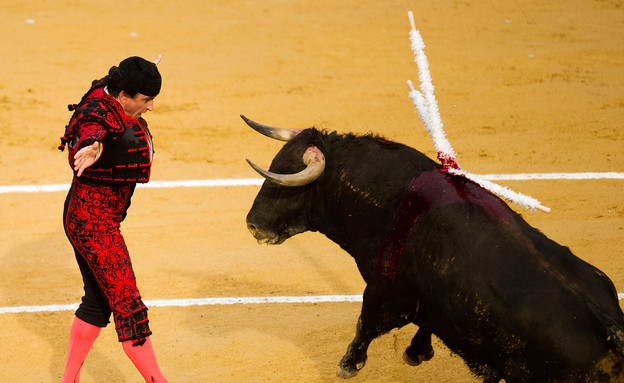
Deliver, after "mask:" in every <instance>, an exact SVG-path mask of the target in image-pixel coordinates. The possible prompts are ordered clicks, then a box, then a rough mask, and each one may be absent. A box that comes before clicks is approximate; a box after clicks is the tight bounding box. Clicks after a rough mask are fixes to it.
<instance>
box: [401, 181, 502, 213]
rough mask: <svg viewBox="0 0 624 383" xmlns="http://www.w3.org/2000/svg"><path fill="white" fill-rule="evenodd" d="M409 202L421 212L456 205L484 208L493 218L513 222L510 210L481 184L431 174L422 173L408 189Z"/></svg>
mask: <svg viewBox="0 0 624 383" xmlns="http://www.w3.org/2000/svg"><path fill="white" fill-rule="evenodd" d="M407 198H408V200H411V205H412V206H414V205H415V202H416V201H418V204H419V205H421V206H422V208H435V207H443V206H447V205H451V204H457V203H471V204H477V205H479V206H481V207H482V208H483V209H484V210H485V211H486V212H488V213H489V214H490V215H492V216H494V217H497V218H501V219H504V220H511V215H512V210H511V209H510V208H509V206H508V205H507V204H506V203H505V202H504V201H503V200H501V199H500V198H499V197H497V196H495V195H494V194H492V193H491V192H489V191H488V190H486V189H484V188H482V187H481V186H479V185H478V184H476V183H474V182H472V181H470V180H468V179H466V178H463V177H459V176H452V175H449V174H448V173H442V172H440V171H439V170H432V171H427V172H423V173H421V174H420V175H419V176H418V177H416V178H415V179H414V180H413V181H412V183H411V184H410V186H409V193H408V197H407Z"/></svg>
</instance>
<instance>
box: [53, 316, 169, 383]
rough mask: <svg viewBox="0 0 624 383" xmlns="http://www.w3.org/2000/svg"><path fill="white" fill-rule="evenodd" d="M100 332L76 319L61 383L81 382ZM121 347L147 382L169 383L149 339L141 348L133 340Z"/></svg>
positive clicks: (70, 334)
mask: <svg viewBox="0 0 624 383" xmlns="http://www.w3.org/2000/svg"><path fill="white" fill-rule="evenodd" d="M100 330H101V328H100V327H97V326H93V325H91V324H89V323H87V322H85V321H83V320H81V319H79V318H78V317H74V321H73V323H72V326H71V329H70V332H69V348H68V350H67V364H66V365H65V372H64V374H63V379H62V380H61V383H78V382H79V381H80V369H81V368H82V364H83V363H84V360H85V358H86V357H87V354H88V353H89V351H90V350H91V347H92V346H93V343H94V342H95V340H96V339H97V337H98V335H100ZM121 345H122V347H123V349H124V352H125V353H126V355H127V356H128V358H130V360H131V361H132V363H133V364H134V366H135V367H136V368H137V370H139V372H140V373H141V375H142V376H143V378H144V379H145V381H146V382H149V383H167V379H166V378H165V377H164V376H163V374H162V372H161V371H160V368H159V367H158V362H157V361H156V356H155V354H154V348H153V347H152V342H151V341H150V339H149V338H146V339H145V343H143V345H141V346H133V345H132V341H131V340H130V341H126V342H122V343H121Z"/></svg>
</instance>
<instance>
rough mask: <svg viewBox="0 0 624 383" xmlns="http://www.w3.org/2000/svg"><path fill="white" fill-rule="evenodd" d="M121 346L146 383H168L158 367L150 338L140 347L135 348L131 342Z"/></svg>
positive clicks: (123, 343)
mask: <svg viewBox="0 0 624 383" xmlns="http://www.w3.org/2000/svg"><path fill="white" fill-rule="evenodd" d="M121 345H122V346H123V349H124V351H125V352H126V355H128V358H130V360H131V361H132V363H134V366H135V367H136V368H137V370H139V372H140V373H141V375H143V379H145V381H146V382H149V383H167V379H166V378H165V376H164V375H163V374H162V372H160V368H159V367H158V362H157V361H156V355H155V354H154V348H153V347H152V341H151V340H150V338H145V343H143V344H142V345H140V346H133V345H132V341H131V340H128V341H125V342H122V343H121Z"/></svg>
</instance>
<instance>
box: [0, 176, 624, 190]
mask: <svg viewBox="0 0 624 383" xmlns="http://www.w3.org/2000/svg"><path fill="white" fill-rule="evenodd" d="M480 177H481V178H483V179H486V180H490V181H529V180H598V179H615V180H622V179H624V172H619V173H618V172H604V173H518V174H483V175H480ZM262 182H264V179H263V178H238V179H237V178H217V179H206V180H180V181H150V182H148V183H146V184H138V187H140V188H147V189H161V188H179V187H227V186H259V185H262ZM69 186H70V184H50V185H6V186H0V194H6V193H48V192H57V191H67V190H69Z"/></svg>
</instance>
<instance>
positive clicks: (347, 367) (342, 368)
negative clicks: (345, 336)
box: [336, 358, 366, 379]
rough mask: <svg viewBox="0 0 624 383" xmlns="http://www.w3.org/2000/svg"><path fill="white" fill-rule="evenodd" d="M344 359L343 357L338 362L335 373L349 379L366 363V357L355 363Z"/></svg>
mask: <svg viewBox="0 0 624 383" xmlns="http://www.w3.org/2000/svg"><path fill="white" fill-rule="evenodd" d="M344 359H345V358H342V360H341V361H340V363H338V368H337V369H336V374H338V376H339V377H341V378H343V379H349V378H353V377H354V376H356V375H357V374H358V372H360V370H361V369H362V368H363V367H364V364H365V363H366V359H364V360H363V361H361V362H358V363H355V364H352V363H347V362H345V360H344Z"/></svg>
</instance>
